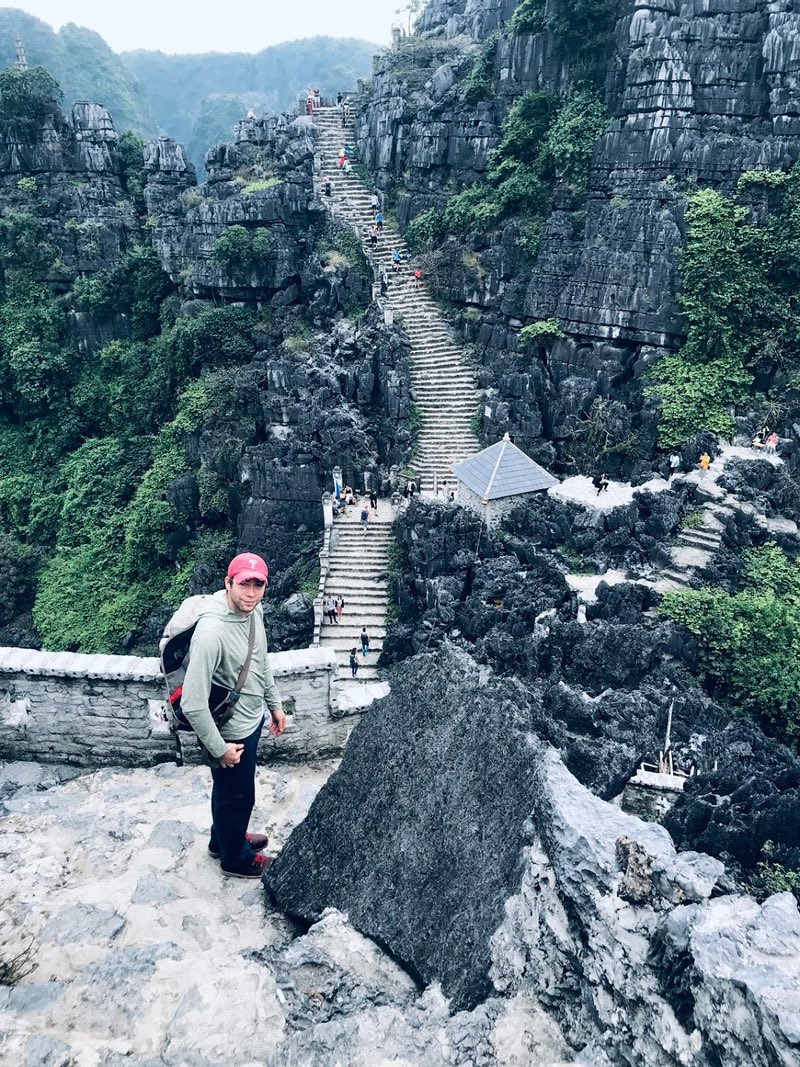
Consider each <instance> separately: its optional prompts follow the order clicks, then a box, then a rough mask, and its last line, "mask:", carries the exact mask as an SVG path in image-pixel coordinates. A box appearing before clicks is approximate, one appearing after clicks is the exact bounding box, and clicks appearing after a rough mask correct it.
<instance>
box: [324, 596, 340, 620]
mask: <svg viewBox="0 0 800 1067" xmlns="http://www.w3.org/2000/svg"><path fill="white" fill-rule="evenodd" d="M325 614H326V615H327V616H328V622H330V623H331V625H333V623H336V625H337V626H338V625H339V620H338V619H337V618H336V604H335V603H334V600H333V597H332V596H329V597H328V599H327V600H326V601H325Z"/></svg>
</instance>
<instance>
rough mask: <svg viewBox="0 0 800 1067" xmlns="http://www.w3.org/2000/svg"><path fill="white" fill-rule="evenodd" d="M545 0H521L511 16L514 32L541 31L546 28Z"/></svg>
mask: <svg viewBox="0 0 800 1067" xmlns="http://www.w3.org/2000/svg"><path fill="white" fill-rule="evenodd" d="M544 12H545V0H522V3H521V4H520V5H519V6H518V7H517V8H516V10H515V11H514V14H513V15H512V16H511V29H512V31H513V32H514V33H541V32H542V30H546V29H547V19H546V18H545V13H544Z"/></svg>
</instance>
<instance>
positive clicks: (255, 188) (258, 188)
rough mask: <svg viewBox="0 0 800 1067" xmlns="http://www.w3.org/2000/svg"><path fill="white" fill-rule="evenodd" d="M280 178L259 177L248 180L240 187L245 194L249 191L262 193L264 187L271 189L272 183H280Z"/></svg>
mask: <svg viewBox="0 0 800 1067" xmlns="http://www.w3.org/2000/svg"><path fill="white" fill-rule="evenodd" d="M280 184H281V180H280V178H260V179H259V180H258V181H254V182H249V183H248V184H247V185H245V187H244V188H243V189H242V193H244V195H245V196H247V195H249V194H250V193H263V192H264V190H265V189H271V188H272V187H273V186H274V185H280Z"/></svg>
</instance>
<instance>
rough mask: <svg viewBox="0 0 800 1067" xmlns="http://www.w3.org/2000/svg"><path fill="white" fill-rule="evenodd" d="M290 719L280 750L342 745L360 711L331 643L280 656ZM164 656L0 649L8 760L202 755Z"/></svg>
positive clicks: (320, 751)
mask: <svg viewBox="0 0 800 1067" xmlns="http://www.w3.org/2000/svg"><path fill="white" fill-rule="evenodd" d="M270 663H271V666H272V670H273V673H274V675H275V679H276V682H277V684H278V689H279V691H280V693H281V696H282V698H283V700H284V704H285V707H286V711H287V713H288V719H289V724H288V727H287V730H286V733H285V734H284V735H283V737H281V738H280V740H278V741H276V740H274V739H273V738H272V737H269V736H267V737H265V739H264V741H263V742H262V749H261V751H262V755H266V754H267V753H269V757H270V758H271V759H276V758H278V759H297V760H301V759H302V760H306V759H316V758H321V757H325V756H334V755H337V754H338V753H340V752H341V750H342V748H343V746H344V743H345V741H346V740H347V736H348V734H349V732H350V729H351V728H352V726H353V723H354V721H355V720H354V718H353V717H352V716H348V715H346V714H343V713H340V712H339V707H338V699H337V675H336V660H335V657H334V655H333V653H332V652H330V651H329V650H328V649H323V648H310V649H301V650H299V651H294V652H279V653H275V654H272V655H271V656H270ZM164 696H165V694H164V688H163V680H162V677H161V670H160V666H159V661H158V660H157V659H154V658H153V659H151V658H139V657H136V656H88V655H81V654H79V653H73V652H37V651H33V650H30V649H23V648H0V759H14V760H36V761H37V762H40V763H71V764H75V765H77V766H87V767H102V766H128V767H135V766H152V765H153V764H155V763H163V762H166V761H170V760H175V759H179V758H181V756H182V757H183V759H184V760H185V761H186V762H196V761H197V759H198V756H199V753H198V750H197V744H196V741H195V740H194V735H191V734H190V735H182V736H181V738H180V740H179V741H178V742H177V743H176V739H175V737H174V736H173V733H172V731H171V729H170V726H169V723H168V722H167V717H166V713H165V709H164Z"/></svg>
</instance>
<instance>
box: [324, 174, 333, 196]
mask: <svg viewBox="0 0 800 1067" xmlns="http://www.w3.org/2000/svg"><path fill="white" fill-rule="evenodd" d="M324 189H325V195H326V196H333V185H332V184H331V180H330V178H326V179H325V185H324Z"/></svg>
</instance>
